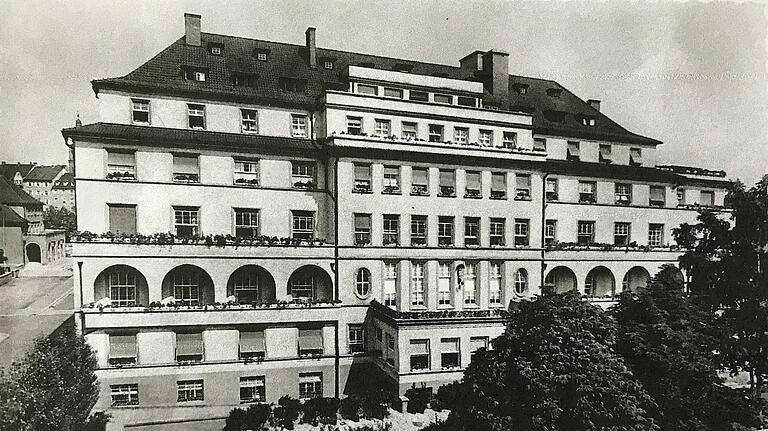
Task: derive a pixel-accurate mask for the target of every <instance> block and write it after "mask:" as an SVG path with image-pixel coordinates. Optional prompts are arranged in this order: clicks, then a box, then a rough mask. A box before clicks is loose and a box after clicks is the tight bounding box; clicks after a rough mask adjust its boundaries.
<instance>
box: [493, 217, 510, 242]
mask: <svg viewBox="0 0 768 431" xmlns="http://www.w3.org/2000/svg"><path fill="white" fill-rule="evenodd" d="M505 224H506V220H505V219H503V218H492V219H491V226H490V237H491V238H490V239H491V246H494V245H496V246H502V245H504V231H505V229H504V225H505Z"/></svg>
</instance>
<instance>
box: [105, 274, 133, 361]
mask: <svg viewBox="0 0 768 431" xmlns="http://www.w3.org/2000/svg"><path fill="white" fill-rule="evenodd" d="M110 286H111V283H110ZM134 364H136V335H135V334H132V335H111V334H110V336H109V365H114V366H124V365H134Z"/></svg>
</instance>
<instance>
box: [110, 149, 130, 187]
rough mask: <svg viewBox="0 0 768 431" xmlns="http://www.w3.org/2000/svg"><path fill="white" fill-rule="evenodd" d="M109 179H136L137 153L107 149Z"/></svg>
mask: <svg viewBox="0 0 768 431" xmlns="http://www.w3.org/2000/svg"><path fill="white" fill-rule="evenodd" d="M107 179H109V180H135V179H136V153H128V152H125V153H123V152H117V151H107Z"/></svg>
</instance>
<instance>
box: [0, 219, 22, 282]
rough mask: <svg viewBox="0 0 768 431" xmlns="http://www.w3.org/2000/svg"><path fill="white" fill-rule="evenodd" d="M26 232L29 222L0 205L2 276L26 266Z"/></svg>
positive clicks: (0, 262) (0, 266)
mask: <svg viewBox="0 0 768 431" xmlns="http://www.w3.org/2000/svg"><path fill="white" fill-rule="evenodd" d="M26 232H27V221H26V220H24V219H23V218H22V217H21V216H19V215H18V214H16V212H15V211H13V210H12V209H10V208H9V207H7V206H5V205H3V204H0V275H3V274H5V273H6V272H9V271H10V270H12V269H15V268H18V267H19V266H21V265H23V264H24V234H26ZM1 283H2V282H0V284H1Z"/></svg>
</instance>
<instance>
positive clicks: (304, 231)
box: [291, 211, 315, 240]
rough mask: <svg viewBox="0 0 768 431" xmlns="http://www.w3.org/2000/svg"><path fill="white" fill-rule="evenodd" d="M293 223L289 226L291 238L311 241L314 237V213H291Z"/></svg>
mask: <svg viewBox="0 0 768 431" xmlns="http://www.w3.org/2000/svg"><path fill="white" fill-rule="evenodd" d="M291 216H292V218H293V223H292V225H291V236H292V237H293V238H300V239H304V240H312V239H313V238H314V236H315V212H314V211H291Z"/></svg>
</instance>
